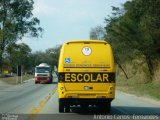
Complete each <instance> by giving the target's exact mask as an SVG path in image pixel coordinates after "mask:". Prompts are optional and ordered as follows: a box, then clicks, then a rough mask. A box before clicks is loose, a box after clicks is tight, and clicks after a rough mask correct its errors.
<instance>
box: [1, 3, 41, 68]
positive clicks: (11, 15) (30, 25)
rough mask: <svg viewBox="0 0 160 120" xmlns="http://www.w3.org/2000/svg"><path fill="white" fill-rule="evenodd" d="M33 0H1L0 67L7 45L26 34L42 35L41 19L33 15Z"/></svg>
mask: <svg viewBox="0 0 160 120" xmlns="http://www.w3.org/2000/svg"><path fill="white" fill-rule="evenodd" d="M33 3H34V2H33V0H0V67H1V68H2V64H3V61H2V59H3V53H4V51H5V49H6V47H7V46H9V45H10V44H13V43H15V42H16V41H17V40H20V39H22V37H24V35H25V34H27V35H30V36H32V37H38V36H40V33H41V32H42V28H41V27H38V25H39V23H40V21H39V20H38V18H36V17H33V14H32V10H33Z"/></svg>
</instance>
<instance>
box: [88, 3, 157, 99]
mask: <svg viewBox="0 0 160 120" xmlns="http://www.w3.org/2000/svg"><path fill="white" fill-rule="evenodd" d="M159 6H160V1H159V0H132V1H127V2H126V3H125V4H124V5H122V7H121V8H118V7H112V15H111V16H107V17H106V18H105V22H106V26H105V27H104V28H103V27H100V26H96V27H94V28H92V29H91V31H90V38H91V39H104V40H106V41H107V42H109V43H110V44H111V45H112V48H113V50H114V55H115V60H116V63H117V68H118V69H117V87H118V89H120V90H123V91H126V92H130V93H136V94H138V95H147V96H150V97H154V98H158V99H160V93H159V91H160V87H159V86H160V77H159V75H160V22H159V20H160V14H159V13H160V8H159ZM104 30H105V32H104ZM99 36H101V37H99Z"/></svg>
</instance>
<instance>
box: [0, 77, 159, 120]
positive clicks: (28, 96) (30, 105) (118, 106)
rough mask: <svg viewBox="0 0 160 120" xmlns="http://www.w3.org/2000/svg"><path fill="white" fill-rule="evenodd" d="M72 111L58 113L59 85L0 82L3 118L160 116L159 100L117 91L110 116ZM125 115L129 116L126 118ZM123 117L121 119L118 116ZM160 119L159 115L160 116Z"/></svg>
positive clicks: (93, 110)
mask: <svg viewBox="0 0 160 120" xmlns="http://www.w3.org/2000/svg"><path fill="white" fill-rule="evenodd" d="M71 111H72V112H71V113H59V112H58V96H57V84H55V83H53V84H34V81H33V80H31V81H28V82H26V83H23V84H22V85H17V86H7V85H1V84H0V114H1V115H0V120H1V119H2V120H5V118H18V119H19V120H21V119H23V120H24V119H25V120H50V119H52V120H53V119H54V120H59V119H60V120H72V119H73V120H75V119H77V120H93V119H100V118H103V119H113V115H118V117H122V116H119V115H125V116H123V117H127V118H128V117H130V116H129V115H132V117H133V115H134V116H135V117H136V115H137V116H138V115H152V116H158V115H159V116H160V102H156V101H154V100H148V99H144V98H142V97H136V96H134V95H130V94H126V93H123V92H120V91H116V98H115V100H114V101H113V102H112V109H111V114H110V115H103V116H101V113H99V110H98V108H96V107H89V108H87V109H82V108H80V107H74V106H73V107H72V108H71ZM127 118H126V119H127ZM117 119H120V118H117ZM159 119H160V117H159Z"/></svg>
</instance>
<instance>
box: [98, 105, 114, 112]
mask: <svg viewBox="0 0 160 120" xmlns="http://www.w3.org/2000/svg"><path fill="white" fill-rule="evenodd" d="M99 108H100V112H101V113H105V114H106V113H108V114H109V113H110V112H111V103H104V104H100V105H99Z"/></svg>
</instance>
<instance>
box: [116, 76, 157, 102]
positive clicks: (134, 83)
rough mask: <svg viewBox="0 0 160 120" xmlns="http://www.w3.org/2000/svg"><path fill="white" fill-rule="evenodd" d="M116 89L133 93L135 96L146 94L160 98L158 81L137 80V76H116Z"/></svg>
mask: <svg viewBox="0 0 160 120" xmlns="http://www.w3.org/2000/svg"><path fill="white" fill-rule="evenodd" d="M116 82H117V84H116V85H117V89H118V90H121V91H123V92H127V93H131V94H135V95H137V96H146V97H150V98H153V99H157V100H160V92H159V91H160V87H159V86H160V82H159V81H153V82H148V83H141V82H138V77H137V78H136V77H135V78H130V79H126V78H124V77H122V76H117V81H116Z"/></svg>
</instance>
